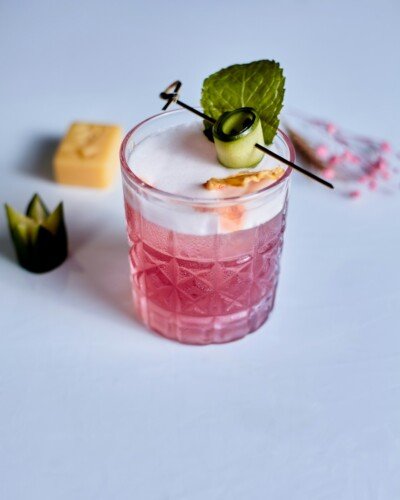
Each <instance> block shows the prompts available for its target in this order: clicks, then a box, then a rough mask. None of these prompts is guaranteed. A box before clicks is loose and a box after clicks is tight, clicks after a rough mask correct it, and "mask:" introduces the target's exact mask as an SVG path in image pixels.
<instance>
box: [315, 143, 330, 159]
mask: <svg viewBox="0 0 400 500" xmlns="http://www.w3.org/2000/svg"><path fill="white" fill-rule="evenodd" d="M315 152H316V154H317V155H318V156H319V157H320V158H326V157H327V155H328V148H327V147H326V146H325V144H321V145H320V146H318V147H317V149H316V150H315Z"/></svg>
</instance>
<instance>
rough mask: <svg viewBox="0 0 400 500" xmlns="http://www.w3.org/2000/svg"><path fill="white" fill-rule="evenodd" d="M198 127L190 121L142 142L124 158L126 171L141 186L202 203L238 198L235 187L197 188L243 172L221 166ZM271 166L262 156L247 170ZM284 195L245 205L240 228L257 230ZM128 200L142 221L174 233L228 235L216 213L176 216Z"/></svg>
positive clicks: (171, 211) (170, 209)
mask: <svg viewBox="0 0 400 500" xmlns="http://www.w3.org/2000/svg"><path fill="white" fill-rule="evenodd" d="M202 128H203V126H202V123H201V121H199V122H192V123H190V124H184V125H178V126H175V127H170V128H167V129H165V130H163V131H161V132H159V133H157V134H153V135H152V136H150V137H147V138H146V139H144V140H142V141H141V142H140V143H139V144H136V145H135V147H134V148H133V151H132V153H131V156H130V158H129V166H130V168H131V169H132V171H133V172H134V173H135V174H136V175H137V176H138V177H139V178H141V179H142V180H143V181H145V182H146V183H147V184H150V185H151V186H153V187H156V188H158V189H160V190H162V191H165V192H168V193H173V194H178V195H184V196H189V197H192V198H202V199H207V200H218V199H223V198H224V197H230V196H237V195H241V194H243V193H244V191H242V189H241V188H230V189H223V190H213V191H209V190H207V189H205V188H204V187H203V186H202V184H203V183H204V182H205V181H207V180H208V179H210V178H211V177H227V176H228V175H235V174H237V173H239V172H245V171H246V170H249V169H243V170H230V169H226V168H225V167H223V166H221V165H220V164H219V163H218V160H217V158H216V153H215V147H214V145H213V143H211V142H210V141H208V139H207V138H206V137H205V136H204V134H203V132H202ZM272 149H273V147H272ZM277 165H278V163H277V162H276V161H275V160H273V159H272V158H271V157H268V156H264V158H263V160H262V161H261V162H260V164H259V165H257V166H256V167H255V168H252V169H251V171H252V172H254V171H259V170H265V169H267V168H274V167H276V166H277ZM280 166H283V165H280ZM285 195H286V190H285V189H282V188H279V189H277V190H276V191H275V193H271V195H268V196H265V197H263V200H262V203H260V202H258V203H253V204H251V205H250V204H249V205H247V204H246V207H245V208H246V209H245V213H244V215H243V218H242V220H241V225H240V229H249V228H252V227H255V226H258V225H259V224H262V223H264V222H267V221H268V220H270V219H272V218H273V217H275V216H276V215H277V214H278V213H279V212H280V211H281V210H282V208H283V205H284V202H285ZM129 198H130V202H131V204H132V205H133V207H134V208H136V209H138V210H140V211H141V212H142V214H143V216H144V217H145V218H146V219H147V220H149V221H151V222H154V223H156V224H159V225H161V226H163V227H166V228H168V229H172V230H174V231H178V232H181V233H187V234H197V235H208V234H216V233H225V232H230V231H232V230H233V229H232V227H228V226H227V224H226V221H225V222H224V220H223V218H222V217H221V215H220V214H217V213H213V212H206V211H205V212H199V211H197V210H194V209H193V208H192V207H190V206H189V207H184V208H183V207H182V208H180V209H179V214H178V213H177V207H176V206H175V207H168V206H167V205H165V204H164V205H162V206H161V205H160V204H158V203H155V202H154V201H149V200H146V199H143V198H141V199H140V200H138V199H134V197H132V196H129ZM139 204H140V206H138V205H139ZM238 229H239V227H238Z"/></svg>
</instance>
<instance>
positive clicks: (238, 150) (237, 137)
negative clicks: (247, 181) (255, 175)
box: [213, 107, 264, 168]
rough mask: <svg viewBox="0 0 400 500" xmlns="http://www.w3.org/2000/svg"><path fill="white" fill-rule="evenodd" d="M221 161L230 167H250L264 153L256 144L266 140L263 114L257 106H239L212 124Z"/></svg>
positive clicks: (258, 161)
mask: <svg viewBox="0 0 400 500" xmlns="http://www.w3.org/2000/svg"><path fill="white" fill-rule="evenodd" d="M213 136H214V143H215V148H216V151H217V157H218V160H219V162H220V163H221V164H222V165H223V166H224V167H228V168H251V167H255V166H256V165H258V163H260V161H261V159H262V157H263V156H264V153H263V152H262V151H259V150H258V149H256V148H255V147H254V146H255V144H256V143H257V142H258V143H259V144H264V138H263V131H262V125H261V120H260V117H259V116H258V113H257V111H256V110H255V109H254V108H248V107H246V108H238V109H235V110H234V111H227V112H226V113H223V114H222V115H221V116H220V117H219V119H218V120H217V121H216V123H215V124H214V126H213Z"/></svg>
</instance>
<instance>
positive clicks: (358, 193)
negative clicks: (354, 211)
mask: <svg viewBox="0 0 400 500" xmlns="http://www.w3.org/2000/svg"><path fill="white" fill-rule="evenodd" d="M349 196H350V198H353V199H356V198H359V197H360V196H361V191H360V190H359V189H355V190H354V191H350V193H349Z"/></svg>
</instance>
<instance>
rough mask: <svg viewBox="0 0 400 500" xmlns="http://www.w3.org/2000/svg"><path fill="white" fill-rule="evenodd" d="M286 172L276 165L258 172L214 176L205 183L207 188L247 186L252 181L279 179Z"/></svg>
mask: <svg viewBox="0 0 400 500" xmlns="http://www.w3.org/2000/svg"><path fill="white" fill-rule="evenodd" d="M284 173H285V170H284V169H283V168H282V167H276V168H274V169H272V170H260V171H258V172H242V173H241V174H236V175H230V176H229V177H224V178H222V179H220V178H217V177H212V178H211V179H208V181H207V182H205V183H204V184H203V186H204V187H205V188H206V189H209V190H212V189H223V188H225V187H228V186H230V187H246V186H248V185H249V184H251V183H252V182H260V181H263V180H266V179H269V180H271V181H274V182H275V181H277V180H278V179H280V178H281V177H282V175H283V174H284Z"/></svg>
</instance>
